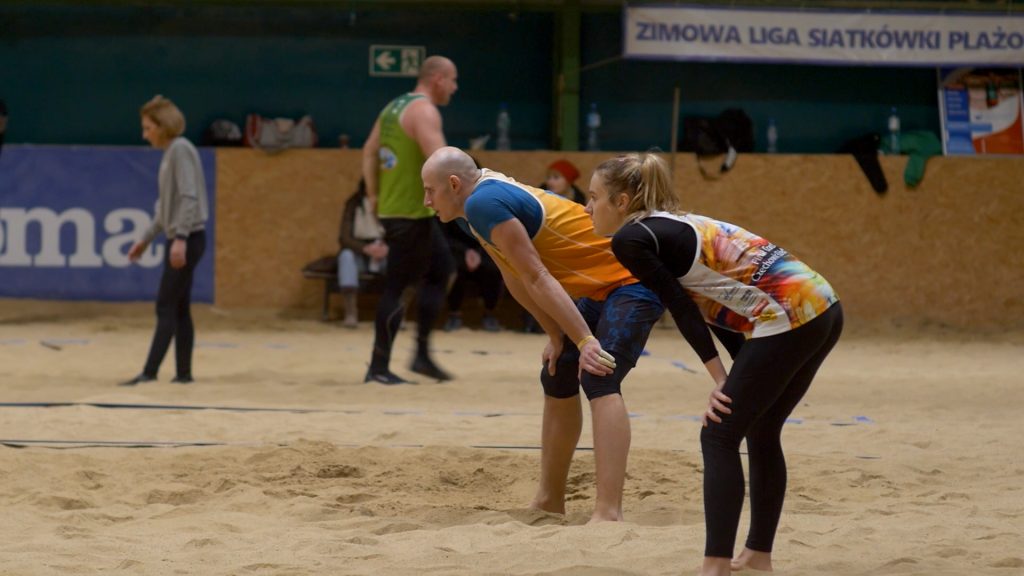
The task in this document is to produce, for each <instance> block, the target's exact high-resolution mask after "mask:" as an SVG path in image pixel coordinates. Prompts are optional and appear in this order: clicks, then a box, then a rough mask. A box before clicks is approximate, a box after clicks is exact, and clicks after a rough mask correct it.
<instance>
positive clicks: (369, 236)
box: [338, 180, 388, 328]
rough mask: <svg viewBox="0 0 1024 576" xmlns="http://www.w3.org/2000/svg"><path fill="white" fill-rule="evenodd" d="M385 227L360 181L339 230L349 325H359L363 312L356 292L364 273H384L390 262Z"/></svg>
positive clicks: (346, 322) (340, 282)
mask: <svg viewBox="0 0 1024 576" xmlns="http://www.w3.org/2000/svg"><path fill="white" fill-rule="evenodd" d="M383 238H384V228H383V227H382V226H381V225H380V222H378V221H377V217H376V216H375V215H374V213H373V210H372V208H371V206H370V203H369V199H368V198H367V196H366V183H365V182H364V181H363V180H360V181H359V189H358V190H357V191H356V193H355V194H353V195H352V197H351V198H349V199H348V201H347V202H345V210H344V212H343V213H342V217H341V229H340V231H339V232H338V243H339V244H340V245H341V251H340V252H338V287H339V288H341V293H342V294H343V295H344V298H345V320H344V324H343V325H344V326H345V327H346V328H355V327H356V326H357V325H358V321H359V314H358V306H357V303H356V295H357V294H358V293H359V277H360V276H361V275H363V274H367V273H369V274H383V273H384V268H385V266H386V265H387V256H388V245H387V244H385V243H384V240H383Z"/></svg>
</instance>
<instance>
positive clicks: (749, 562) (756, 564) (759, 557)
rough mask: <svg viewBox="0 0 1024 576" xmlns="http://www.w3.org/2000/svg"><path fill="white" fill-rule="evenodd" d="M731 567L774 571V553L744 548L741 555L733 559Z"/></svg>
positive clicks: (735, 569)
mask: <svg viewBox="0 0 1024 576" xmlns="http://www.w3.org/2000/svg"><path fill="white" fill-rule="evenodd" d="M731 567H732V569H733V570H734V571H738V570H748V569H749V570H761V571H764V572H772V571H773V569H772V553H771V552H761V551H759V550H751V549H750V548H744V549H743V552H740V555H739V556H737V557H735V558H733V559H732V563H731Z"/></svg>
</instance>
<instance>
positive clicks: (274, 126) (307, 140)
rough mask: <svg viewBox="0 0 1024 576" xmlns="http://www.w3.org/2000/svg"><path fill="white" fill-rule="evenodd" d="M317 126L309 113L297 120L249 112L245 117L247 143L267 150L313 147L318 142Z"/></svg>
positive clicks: (277, 150)
mask: <svg viewBox="0 0 1024 576" xmlns="http://www.w3.org/2000/svg"><path fill="white" fill-rule="evenodd" d="M317 140H318V139H317V135H316V127H315V126H314V125H313V118H312V117H311V116H309V115H306V116H303V117H302V118H299V119H298V120H297V121H296V120H292V119H291V118H264V117H263V116H260V115H259V114H249V115H248V116H246V118H245V145H246V146H250V147H252V148H259V149H261V150H265V151H267V152H271V153H273V152H280V151H281V150H284V149H286V148H313V147H315V146H316V144H317Z"/></svg>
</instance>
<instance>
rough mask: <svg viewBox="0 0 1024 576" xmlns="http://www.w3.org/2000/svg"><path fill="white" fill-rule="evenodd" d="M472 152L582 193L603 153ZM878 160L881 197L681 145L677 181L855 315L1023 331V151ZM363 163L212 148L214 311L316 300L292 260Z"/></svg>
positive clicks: (808, 165)
mask: <svg viewBox="0 0 1024 576" xmlns="http://www.w3.org/2000/svg"><path fill="white" fill-rule="evenodd" d="M475 156H476V157H477V158H478V160H479V161H480V162H481V163H482V164H483V165H484V166H487V167H489V168H493V169H496V170H499V171H502V172H505V173H507V174H509V175H511V176H513V177H515V178H516V179H518V180H521V181H523V182H527V183H531V184H536V183H539V182H541V181H543V179H544V176H545V173H546V167H547V166H548V164H550V163H551V162H552V161H553V160H555V159H557V158H561V157H565V158H568V159H569V160H571V161H572V162H574V163H575V164H576V165H577V166H578V167H579V168H580V171H581V173H582V174H583V176H582V177H581V178H580V182H579V184H580V187H581V188H583V189H584V190H585V189H586V184H587V182H589V177H590V173H591V171H592V170H593V168H594V167H595V166H596V165H597V164H598V163H600V162H601V161H602V160H604V159H606V158H608V157H609V156H610V154H607V153H605V154H602V153H583V152H576V153H564V154H563V153H558V152H511V153H508V152H506V153H499V152H479V153H475ZM881 162H882V167H883V169H884V171H885V174H886V177H887V179H888V181H889V192H888V193H887V194H885V195H884V196H879V195H878V194H876V193H875V192H874V191H873V190H872V189H871V187H870V185H869V184H868V181H867V179H866V178H865V177H864V175H863V173H862V172H861V170H860V168H859V167H858V166H857V164H856V162H855V161H854V159H853V157H852V156H845V155H812V156H801V155H771V156H768V155H743V156H741V157H740V160H739V162H738V163H737V164H736V166H735V168H734V169H733V171H731V172H730V173H728V174H727V175H725V176H724V177H723V178H721V179H720V180H717V181H713V182H708V181H705V180H703V179H702V178H701V176H700V174H699V172H698V170H697V165H696V161H695V159H694V158H693V156H692V155H679V156H678V157H677V158H676V159H675V184H676V186H677V189H678V190H679V192H680V195H681V197H682V199H683V205H684V206H685V207H686V208H687V209H690V210H692V211H694V212H698V213H701V214H706V215H708V216H712V217H715V218H719V219H722V220H727V221H730V222H733V223H735V224H738V225H740V226H743V227H746V228H748V229H750V230H752V231H754V232H756V233H758V234H760V235H762V236H765V237H766V238H768V239H770V240H771V241H773V242H775V243H777V244H779V245H781V246H783V247H785V248H787V249H788V250H789V251H791V252H793V253H794V254H796V255H797V256H798V257H800V258H801V259H803V260H805V261H807V262H808V263H809V264H810V265H811V266H812V267H813V268H815V269H817V270H818V271H819V272H821V273H822V274H824V275H825V277H826V278H828V279H829V281H830V282H831V283H832V284H833V286H834V287H835V288H836V290H837V291H838V292H839V294H840V297H841V298H842V299H843V302H844V306H845V307H846V310H847V313H848V315H849V316H850V318H851V321H852V322H854V323H856V322H864V323H867V322H879V321H882V322H889V323H897V324H899V323H903V324H906V325H910V326H917V325H927V324H930V325H948V326H952V327H956V328H978V329H993V328H999V327H1014V328H1020V327H1024V296H1022V295H1021V293H1022V284H1024V251H1022V250H1021V249H1020V248H1019V246H1021V245H1024V160H1021V159H1011V158H997V159H978V158H933V159H932V160H930V161H929V163H928V168H927V171H926V173H925V178H924V181H923V182H922V183H921V185H920V186H919V187H918V188H916V189H907V188H905V187H904V185H903V169H904V167H905V165H906V158H905V157H896V158H888V157H883V158H881ZM359 163H360V152H359V151H358V150H305V151H287V152H284V153H282V154H279V155H276V156H267V155H265V154H263V153H261V152H258V151H254V150H234V149H223V150H219V151H218V158H217V166H218V174H217V179H218V181H217V195H218V203H217V215H216V217H217V226H218V230H217V252H216V254H217V258H216V301H217V305H218V306H222V307H229V308H230V307H271V308H297V307H308V308H314V307H316V306H318V305H319V296H320V285H319V284H317V283H314V282H311V281H309V280H305V279H303V278H302V276H301V274H300V272H299V270H300V269H301V268H302V266H303V265H304V264H305V263H306V262H308V261H310V260H313V259H315V258H317V257H320V256H323V255H327V254H333V253H335V252H336V250H337V241H336V238H337V228H338V220H339V218H340V214H341V208H342V204H343V203H344V200H345V199H346V198H347V197H348V195H349V194H351V193H352V192H353V191H354V190H355V188H356V185H357V183H358V179H359Z"/></svg>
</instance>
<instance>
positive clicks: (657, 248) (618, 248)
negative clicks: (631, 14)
mask: <svg viewBox="0 0 1024 576" xmlns="http://www.w3.org/2000/svg"><path fill="white" fill-rule="evenodd" d="M698 250H700V242H699V241H698V238H697V232H696V231H695V230H694V229H693V227H691V226H688V225H686V224H684V223H682V222H679V221H677V220H672V219H669V218H644V219H642V220H640V221H639V222H636V221H633V222H629V223H627V224H625V225H624V226H623V227H622V228H620V229H619V231H618V232H616V233H615V237H614V238H613V239H612V251H613V252H614V253H615V257H616V258H618V260H619V262H621V263H622V265H623V266H625V267H626V269H628V270H629V271H630V272H631V273H632V274H633V275H634V276H636V277H637V279H639V280H640V282H642V283H643V285H644V286H646V287H647V288H649V289H650V290H651V291H652V292H654V293H655V294H657V295H658V298H660V299H661V303H662V304H664V305H665V307H666V308H668V310H669V313H671V314H672V318H673V319H674V320H675V322H676V326H677V327H678V328H679V332H680V333H682V335H683V337H684V338H685V339H686V341H687V342H688V343H689V344H690V346H691V347H692V348H693V350H694V351H695V352H696V353H697V355H698V356H699V357H700V359H701V361H702V362H707V361H708V360H711V359H713V358H716V357H718V350H716V349H715V343H714V342H713V341H712V340H711V333H710V332H708V325H707V324H706V322H705V319H704V316H703V314H701V311H700V309H699V308H698V307H697V304H696V303H695V302H694V301H693V298H691V297H690V295H689V294H687V292H686V290H685V289H684V288H683V286H682V285H681V284H680V283H679V278H681V277H683V276H685V275H686V273H687V272H689V271H690V267H691V266H692V265H693V262H694V260H695V259H696V257H697V254H698V252H697V251H698ZM710 328H711V330H712V331H713V332H714V333H715V336H717V337H718V340H719V341H720V342H721V343H722V345H723V346H725V348H726V350H728V352H729V354H730V356H732V357H735V356H736V354H737V353H738V352H739V348H740V346H742V345H743V342H744V341H745V340H746V338H745V337H744V336H743V334H740V333H737V332H732V331H730V330H726V329H724V328H719V327H718V326H711V327H710Z"/></svg>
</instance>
